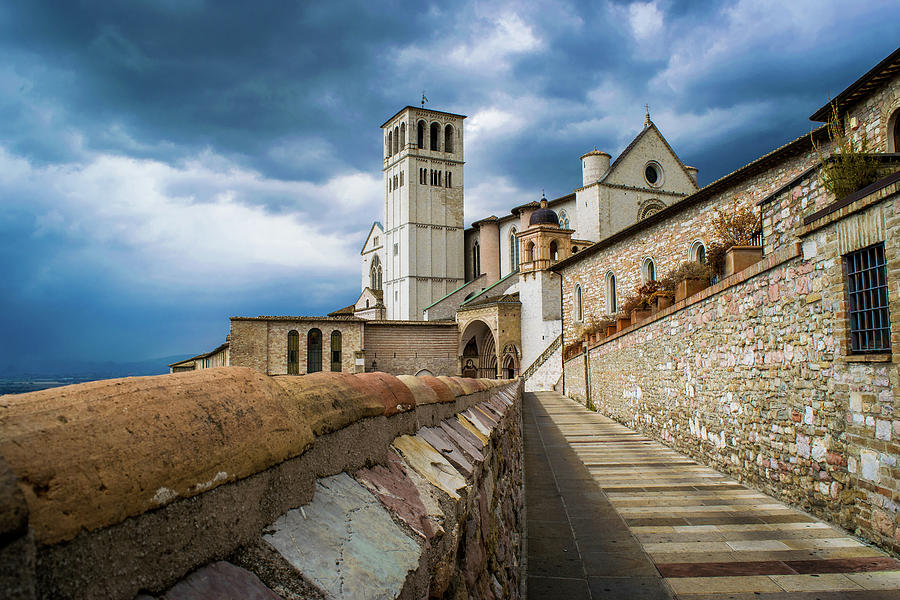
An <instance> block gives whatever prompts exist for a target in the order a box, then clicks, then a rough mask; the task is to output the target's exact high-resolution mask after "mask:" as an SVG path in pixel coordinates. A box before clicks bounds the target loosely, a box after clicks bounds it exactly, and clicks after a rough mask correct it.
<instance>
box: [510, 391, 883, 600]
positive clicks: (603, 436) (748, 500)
mask: <svg viewBox="0 0 900 600" xmlns="http://www.w3.org/2000/svg"><path fill="white" fill-rule="evenodd" d="M525 453H526V462H525V475H526V480H525V501H526V511H527V512H526V519H527V527H528V531H527V540H528V542H527V543H528V556H527V569H528V582H527V584H528V597H529V599H530V600H536V599H543V598H547V599H552V598H567V599H572V600H574V599H577V598H622V599H634V600H640V599H643V598H654V599H655V598H670V597H672V595H673V593H674V596H675V597H677V598H683V599H695V600H697V599H704V600H705V599H709V600H720V599H721V600H724V599H734V600H744V599H751V598H752V599H754V600H776V599H786V600H787V599H790V600H813V599H819V600H836V599H838V598H840V599H848V600H856V599H863V598H865V599H867V600H874V599H889V598H890V599H897V600H900V562H898V561H895V560H894V559H892V558H889V557H888V556H886V555H885V554H883V553H882V552H880V551H878V550H876V549H874V548H871V547H869V546H866V545H863V544H861V543H860V542H859V541H857V540H856V539H854V538H852V537H850V536H847V535H845V534H844V533H842V532H841V531H840V530H837V529H835V528H833V527H831V526H830V525H828V524H826V523H823V522H821V521H818V520H817V519H815V518H813V517H811V516H809V515H807V514H806V513H803V512H800V511H798V510H795V509H793V508H790V507H788V506H786V505H784V504H782V503H780V502H778V501H776V500H774V499H772V498H770V497H768V496H766V495H764V494H761V493H759V492H757V491H754V490H752V489H750V488H747V487H744V486H742V485H740V484H738V483H736V482H735V481H733V480H731V479H729V478H727V477H725V476H724V475H722V474H720V473H718V472H716V471H714V470H712V469H709V468H707V467H704V466H702V465H700V464H698V463H696V462H694V461H692V460H691V459H689V458H687V457H686V456H684V455H681V454H678V453H677V452H674V451H673V450H671V449H669V448H667V447H666V446H664V445H662V444H660V443H657V442H655V441H653V440H651V439H649V438H647V437H645V436H643V435H641V434H638V433H636V432H635V431H633V430H631V429H628V428H627V427H624V426H622V425H619V424H618V423H616V422H615V421H612V420H611V419H608V418H606V417H604V416H602V415H599V414H597V413H593V412H591V411H588V410H587V409H585V408H584V407H583V406H581V405H579V404H577V403H575V402H573V401H571V400H569V399H567V398H565V397H564V396H562V395H560V394H557V393H555V392H537V393H534V394H526V395H525Z"/></svg>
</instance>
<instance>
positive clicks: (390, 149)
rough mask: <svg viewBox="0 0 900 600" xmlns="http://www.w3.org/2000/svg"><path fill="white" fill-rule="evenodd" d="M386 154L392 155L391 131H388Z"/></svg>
mask: <svg viewBox="0 0 900 600" xmlns="http://www.w3.org/2000/svg"><path fill="white" fill-rule="evenodd" d="M387 155H388V156H393V155H394V132H393V131H389V132H388V147H387Z"/></svg>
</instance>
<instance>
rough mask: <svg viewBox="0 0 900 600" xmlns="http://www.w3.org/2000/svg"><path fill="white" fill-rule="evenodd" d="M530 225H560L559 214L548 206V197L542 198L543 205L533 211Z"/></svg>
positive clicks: (529, 221)
mask: <svg viewBox="0 0 900 600" xmlns="http://www.w3.org/2000/svg"><path fill="white" fill-rule="evenodd" d="M528 225H529V226H531V225H556V226H557V227H559V215H557V214H556V213H555V212H553V211H552V210H551V209H549V208H547V198H541V207H540V208H539V209H537V210H536V211H534V212H533V213H531V218H530V219H528Z"/></svg>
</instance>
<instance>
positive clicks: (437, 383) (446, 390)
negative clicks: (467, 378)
mask: <svg viewBox="0 0 900 600" xmlns="http://www.w3.org/2000/svg"><path fill="white" fill-rule="evenodd" d="M417 379H419V380H420V381H422V382H423V383H424V384H425V385H427V386H428V387H430V388H431V389H433V390H434V393H435V394H437V396H438V402H442V403H443V402H453V401H454V400H456V394H454V393H453V389H452V388H451V387H450V385H449V384H448V383H447V382H446V381H443V380H441V379H438V378H437V377H434V376H432V375H420V376H419V377H417ZM460 391H462V390H460Z"/></svg>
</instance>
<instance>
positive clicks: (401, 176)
mask: <svg viewBox="0 0 900 600" xmlns="http://www.w3.org/2000/svg"><path fill="white" fill-rule="evenodd" d="M400 187H403V171H400Z"/></svg>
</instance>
